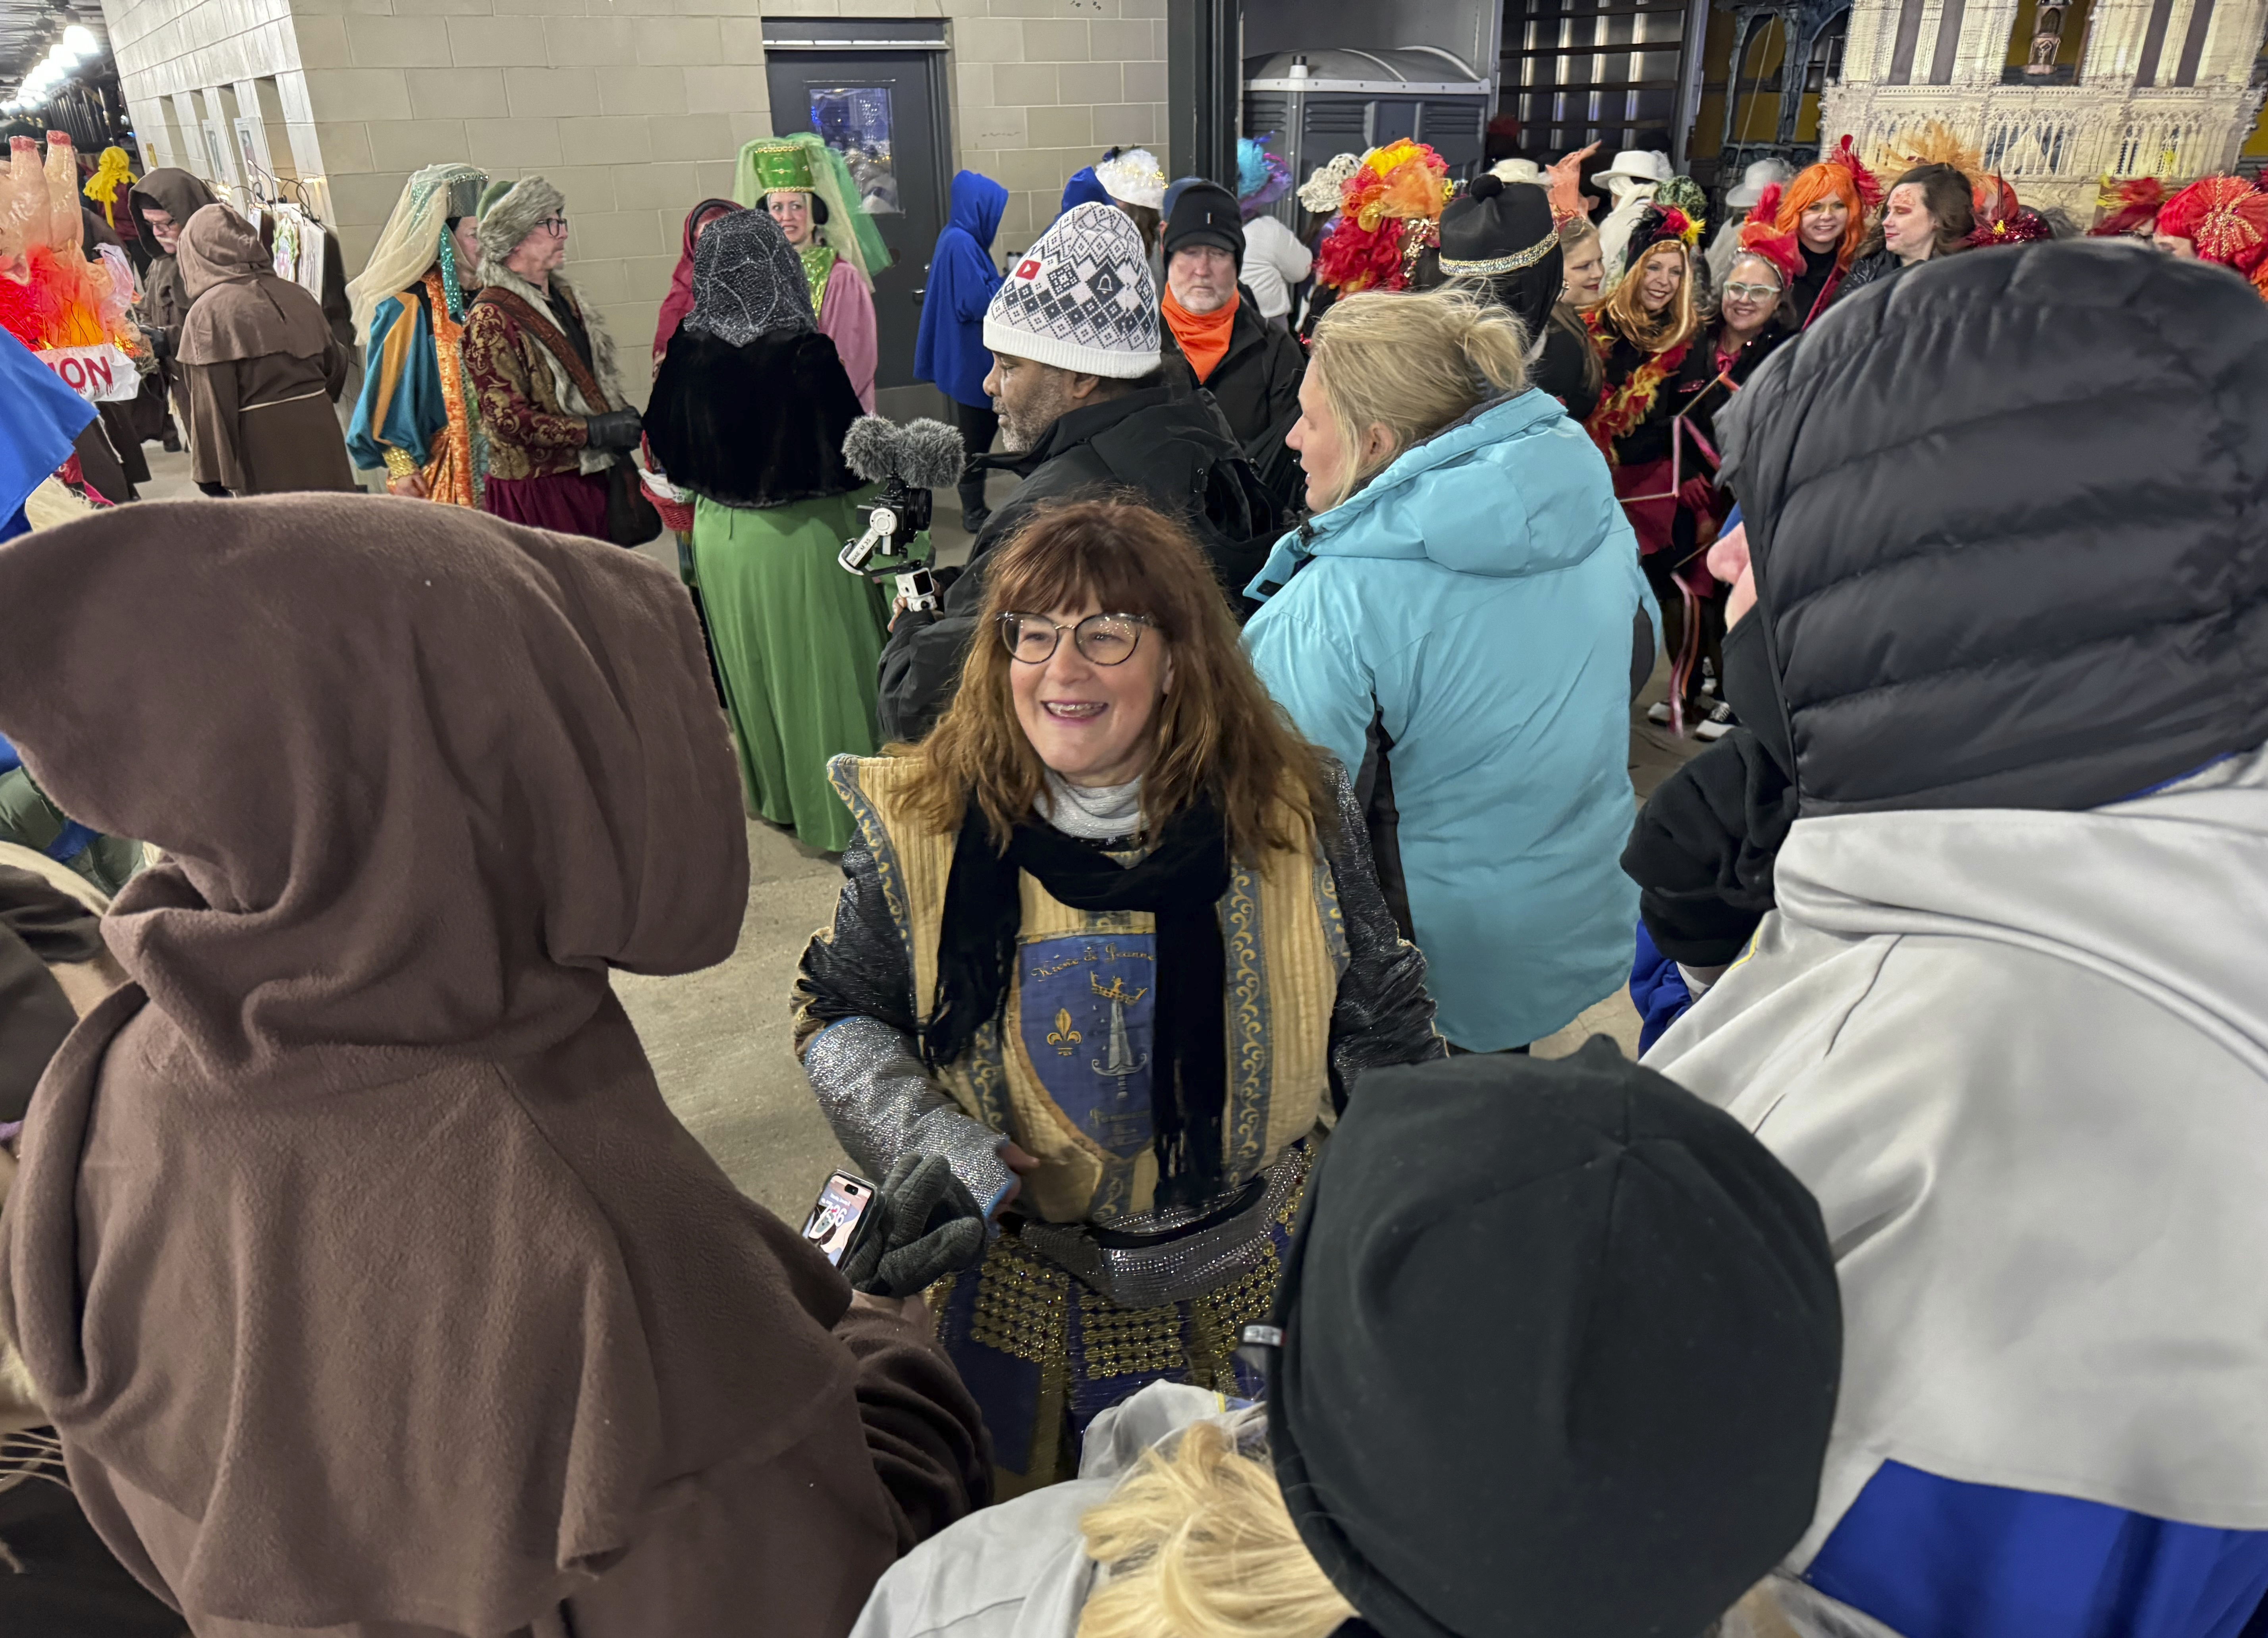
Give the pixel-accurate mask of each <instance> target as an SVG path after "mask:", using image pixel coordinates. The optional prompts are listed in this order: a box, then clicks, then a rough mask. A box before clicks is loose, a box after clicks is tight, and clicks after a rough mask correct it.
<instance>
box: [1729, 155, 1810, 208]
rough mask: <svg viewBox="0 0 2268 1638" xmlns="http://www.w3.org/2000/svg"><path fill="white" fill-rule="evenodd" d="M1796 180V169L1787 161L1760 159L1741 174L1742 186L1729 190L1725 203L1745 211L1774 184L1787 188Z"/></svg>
mask: <svg viewBox="0 0 2268 1638" xmlns="http://www.w3.org/2000/svg"><path fill="white" fill-rule="evenodd" d="M1794 180H1795V167H1794V166H1792V165H1790V164H1789V163H1788V162H1787V161H1786V160H1785V159H1758V160H1756V162H1755V163H1753V164H1751V165H1750V166H1749V168H1748V169H1747V170H1746V171H1743V172H1742V173H1741V183H1740V186H1739V187H1737V188H1729V189H1727V192H1726V194H1725V203H1727V204H1728V205H1730V206H1731V207H1732V208H1733V209H1734V210H1747V209H1748V208H1749V206H1750V205H1752V204H1754V203H1756V201H1757V200H1759V199H1761V198H1763V197H1764V189H1765V188H1769V187H1771V185H1772V184H1773V183H1774V182H1778V183H1779V184H1780V185H1781V186H1782V187H1786V185H1787V184H1788V183H1789V182H1792V181H1794Z"/></svg>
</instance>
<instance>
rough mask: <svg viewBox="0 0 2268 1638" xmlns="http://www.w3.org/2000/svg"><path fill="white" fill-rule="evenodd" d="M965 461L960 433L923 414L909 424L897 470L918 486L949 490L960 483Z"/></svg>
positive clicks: (906, 426)
mask: <svg viewBox="0 0 2268 1638" xmlns="http://www.w3.org/2000/svg"><path fill="white" fill-rule="evenodd" d="M852 430H853V431H856V430H857V429H856V428H855V427H854V428H853V429H852ZM963 460H964V456H963V453H962V450H961V434H960V433H959V432H956V431H954V429H953V428H952V427H949V426H947V425H946V424H945V423H944V422H942V421H932V420H929V419H927V418H926V417H924V418H923V419H921V420H918V421H909V422H907V423H906V424H905V427H904V429H903V439H902V442H901V443H900V445H899V446H898V469H899V471H901V472H902V473H903V474H904V476H905V480H906V482H907V483H910V484H912V485H913V486H914V487H915V488H916V489H950V488H951V487H952V486H953V485H954V484H955V483H959V482H961V466H962V464H963Z"/></svg>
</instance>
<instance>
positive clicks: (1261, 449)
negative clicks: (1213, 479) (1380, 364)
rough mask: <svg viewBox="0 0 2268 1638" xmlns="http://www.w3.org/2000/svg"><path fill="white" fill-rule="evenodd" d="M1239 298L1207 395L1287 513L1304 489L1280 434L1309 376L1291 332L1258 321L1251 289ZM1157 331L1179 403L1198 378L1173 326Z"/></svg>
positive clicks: (1240, 291)
mask: <svg viewBox="0 0 2268 1638" xmlns="http://www.w3.org/2000/svg"><path fill="white" fill-rule="evenodd" d="M1237 298H1238V299H1237V304H1236V318H1235V321H1233V323H1232V324H1231V325H1230V327H1229V332H1228V350H1227V351H1226V353H1224V354H1222V355H1221V360H1220V362H1219V364H1217V365H1214V366H1213V371H1212V374H1211V376H1210V377H1208V378H1207V379H1206V380H1205V381H1204V391H1206V392H1209V393H1211V395H1212V398H1213V402H1215V403H1217V404H1219V406H1220V412H1221V415H1222V416H1223V417H1224V418H1226V421H1227V422H1228V426H1229V431H1231V432H1233V433H1235V434H1236V441H1237V442H1238V443H1239V444H1241V446H1243V448H1244V457H1245V459H1246V460H1248V461H1250V462H1251V463H1252V469H1253V471H1255V472H1256V473H1257V474H1258V475H1259V476H1260V482H1261V484H1262V486H1263V488H1265V489H1266V490H1267V491H1268V492H1269V494H1270V496H1271V497H1272V498H1274V500H1275V502H1276V505H1277V506H1278V509H1279V510H1282V511H1285V512H1289V511H1292V510H1293V509H1294V508H1296V507H1297V506H1298V505H1299V503H1300V497H1301V496H1302V495H1304V494H1305V493H1306V491H1307V479H1306V476H1305V475H1304V474H1303V473H1302V472H1301V471H1300V460H1299V457H1298V456H1297V455H1296V454H1293V453H1292V450H1291V448H1290V447H1289V446H1287V445H1286V444H1285V442H1284V435H1285V433H1286V432H1290V431H1291V430H1292V423H1293V422H1295V421H1297V420H1298V419H1299V418H1300V379H1301V378H1302V377H1304V376H1305V375H1306V374H1307V352H1306V350H1304V349H1302V348H1301V347H1300V343H1298V342H1296V341H1294V340H1293V339H1292V332H1291V331H1289V330H1287V329H1285V328H1283V327H1282V326H1280V325H1277V324H1271V323H1270V322H1269V321H1267V320H1266V319H1263V318H1262V317H1261V316H1260V304H1259V303H1258V302H1257V301H1256V300H1255V299H1253V295H1252V292H1251V291H1248V290H1246V289H1245V288H1244V287H1243V286H1242V285H1241V284H1240V285H1239V286H1237ZM1158 329H1159V333H1160V336H1162V337H1163V338H1164V343H1165V371H1166V385H1167V386H1168V387H1172V388H1174V390H1175V392H1176V393H1178V394H1179V395H1182V396H1184V397H1188V396H1191V395H1195V394H1196V393H1197V390H1198V382H1197V372H1196V371H1195V370H1194V369H1192V368H1191V367H1190V365H1189V360H1188V359H1187V358H1184V357H1182V349H1181V345H1180V343H1178V342H1176V341H1175V339H1174V327H1173V326H1172V325H1170V324H1168V323H1167V322H1166V321H1165V320H1164V319H1163V318H1162V317H1160V319H1159V321H1158ZM1238 589H1239V590H1241V589H1242V587H1239V588H1238Z"/></svg>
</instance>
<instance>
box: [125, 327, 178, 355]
mask: <svg viewBox="0 0 2268 1638" xmlns="http://www.w3.org/2000/svg"><path fill="white" fill-rule="evenodd" d="M134 328H136V329H138V330H140V331H141V332H142V339H143V340H144V341H145V342H147V343H150V356H151V358H155V359H156V360H157V361H158V363H160V364H164V363H165V362H166V361H167V360H168V359H170V358H172V357H173V335H172V333H171V332H170V331H167V330H165V329H161V328H158V326H157V325H155V324H141V323H136V325H135V327H134Z"/></svg>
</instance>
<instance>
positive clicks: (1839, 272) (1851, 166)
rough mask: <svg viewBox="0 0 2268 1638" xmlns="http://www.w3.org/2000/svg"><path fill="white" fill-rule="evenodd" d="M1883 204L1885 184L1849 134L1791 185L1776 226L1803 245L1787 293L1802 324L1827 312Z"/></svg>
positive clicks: (1782, 202)
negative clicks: (1799, 268)
mask: <svg viewBox="0 0 2268 1638" xmlns="http://www.w3.org/2000/svg"><path fill="white" fill-rule="evenodd" d="M1881 203H1882V185H1881V183H1880V182H1879V181H1875V180H1874V173H1873V172H1872V171H1870V170H1868V169H1867V166H1866V165H1865V164H1864V163H1863V162H1862V161H1861V160H1860V159H1859V155H1858V152H1857V151H1856V150H1855V149H1853V148H1852V145H1851V139H1850V138H1849V137H1845V138H1844V139H1843V141H1842V144H1841V145H1840V146H1838V147H1837V148H1836V149H1834V150H1833V151H1831V152H1830V153H1829V154H1828V155H1827V157H1826V158H1825V159H1822V160H1821V161H1820V162H1819V163H1818V164H1816V165H1814V166H1808V167H1807V168H1806V169H1804V170H1802V171H1800V172H1799V173H1797V175H1796V178H1795V180H1794V181H1792V182H1790V183H1789V184H1788V185H1787V191H1786V193H1784V194H1782V195H1781V196H1780V201H1779V211H1778V216H1777V217H1776V218H1774V221H1773V225H1774V226H1775V227H1776V228H1778V231H1779V232H1782V233H1793V234H1794V235H1795V237H1796V240H1797V242H1798V243H1799V244H1800V247H1802V252H1803V271H1802V272H1800V273H1799V274H1798V275H1796V277H1795V282H1794V283H1793V284H1791V285H1790V286H1789V288H1788V292H1787V294H1788V299H1789V301H1790V302H1791V303H1793V306H1794V307H1795V314H1796V319H1797V321H1798V323H1799V325H1808V324H1809V323H1810V322H1811V321H1812V320H1814V319H1815V318H1817V317H1818V316H1819V315H1820V314H1823V313H1824V312H1825V311H1827V304H1828V303H1829V302H1830V301H1832V300H1833V299H1835V287H1836V286H1837V284H1841V283H1842V282H1843V276H1844V274H1845V273H1847V272H1849V271H1850V270H1851V260H1852V257H1854V256H1856V255H1858V254H1859V244H1860V243H1861V241H1863V240H1865V239H1866V237H1867V227H1868V225H1869V221H1870V218H1872V216H1873V214H1874V212H1875V211H1876V210H1880V209H1881Z"/></svg>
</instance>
